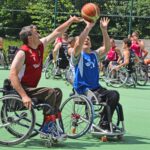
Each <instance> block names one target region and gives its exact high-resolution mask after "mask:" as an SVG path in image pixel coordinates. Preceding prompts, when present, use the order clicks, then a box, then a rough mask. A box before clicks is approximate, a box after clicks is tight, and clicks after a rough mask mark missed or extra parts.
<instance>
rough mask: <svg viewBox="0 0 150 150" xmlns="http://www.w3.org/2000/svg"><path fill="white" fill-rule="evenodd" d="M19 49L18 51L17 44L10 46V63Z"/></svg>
mask: <svg viewBox="0 0 150 150" xmlns="http://www.w3.org/2000/svg"><path fill="white" fill-rule="evenodd" d="M17 51H18V47H17V46H8V62H9V64H11V63H12V61H13V59H14V57H15V54H16V52H17Z"/></svg>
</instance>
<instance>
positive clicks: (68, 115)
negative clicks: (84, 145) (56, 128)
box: [61, 90, 125, 142]
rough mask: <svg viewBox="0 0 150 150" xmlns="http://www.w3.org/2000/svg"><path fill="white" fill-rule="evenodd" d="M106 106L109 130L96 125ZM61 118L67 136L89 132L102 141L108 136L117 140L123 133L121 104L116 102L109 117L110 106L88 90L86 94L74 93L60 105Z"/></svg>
mask: <svg viewBox="0 0 150 150" xmlns="http://www.w3.org/2000/svg"><path fill="white" fill-rule="evenodd" d="M104 107H105V108H106V110H107V115H108V122H109V126H110V131H106V130H103V129H102V128H100V127H99V126H98V122H99V120H100V117H101V112H102V110H103V108H104ZM61 111H62V114H63V115H62V120H63V124H64V130H65V133H67V135H68V138H72V139H76V138H80V137H81V136H83V135H85V134H86V133H91V134H92V135H93V136H98V137H100V138H101V140H102V141H103V142H105V141H107V140H108V138H110V137H113V138H114V137H115V138H117V139H119V140H121V139H122V138H123V135H124V134H125V126H124V116H123V109H122V106H121V104H119V103H118V105H117V107H116V109H115V112H114V115H113V117H111V112H110V107H109V106H108V105H107V104H106V103H105V102H102V103H100V102H99V101H98V99H97V97H96V96H95V94H94V93H93V92H92V91H90V90H88V91H87V93H86V95H79V94H76V93H75V94H74V95H73V96H71V97H69V98H68V99H67V100H66V101H65V102H64V103H63V104H62V106H61Z"/></svg>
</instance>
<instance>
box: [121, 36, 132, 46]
mask: <svg viewBox="0 0 150 150" xmlns="http://www.w3.org/2000/svg"><path fill="white" fill-rule="evenodd" d="M131 44H132V43H131V40H130V39H128V38H125V39H123V49H125V48H130V47H131Z"/></svg>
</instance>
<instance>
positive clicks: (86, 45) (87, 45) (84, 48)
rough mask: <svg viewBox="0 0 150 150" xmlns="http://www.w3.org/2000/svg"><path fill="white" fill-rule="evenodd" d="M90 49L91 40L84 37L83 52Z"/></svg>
mask: <svg viewBox="0 0 150 150" xmlns="http://www.w3.org/2000/svg"><path fill="white" fill-rule="evenodd" d="M90 48H91V38H90V37H89V36H87V37H86V39H85V41H84V43H83V50H85V51H86V50H89V49H90Z"/></svg>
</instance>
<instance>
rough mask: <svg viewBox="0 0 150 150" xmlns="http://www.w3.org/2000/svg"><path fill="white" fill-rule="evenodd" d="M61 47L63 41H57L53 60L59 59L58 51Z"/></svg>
mask: <svg viewBox="0 0 150 150" xmlns="http://www.w3.org/2000/svg"><path fill="white" fill-rule="evenodd" d="M60 47H61V43H57V44H56V45H55V47H54V49H53V62H54V63H55V62H56V60H57V55H58V52H59V49H60Z"/></svg>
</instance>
